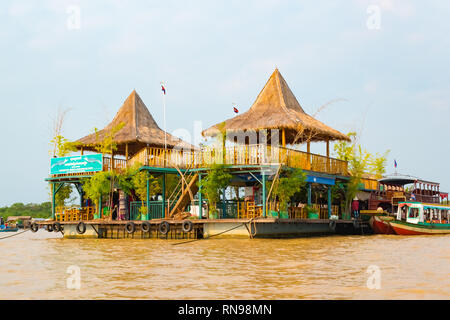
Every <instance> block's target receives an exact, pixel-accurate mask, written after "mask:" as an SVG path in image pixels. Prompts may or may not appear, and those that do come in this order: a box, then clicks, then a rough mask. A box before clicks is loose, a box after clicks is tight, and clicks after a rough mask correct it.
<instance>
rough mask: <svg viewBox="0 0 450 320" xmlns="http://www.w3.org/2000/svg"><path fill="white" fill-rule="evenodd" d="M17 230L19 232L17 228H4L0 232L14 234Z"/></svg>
mask: <svg viewBox="0 0 450 320" xmlns="http://www.w3.org/2000/svg"><path fill="white" fill-rule="evenodd" d="M17 230H19V228H11V227H5V228H4V229H0V232H16V231H17Z"/></svg>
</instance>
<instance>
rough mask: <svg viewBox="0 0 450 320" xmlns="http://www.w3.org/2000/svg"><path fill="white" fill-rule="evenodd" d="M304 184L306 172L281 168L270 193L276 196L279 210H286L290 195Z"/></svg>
mask: <svg viewBox="0 0 450 320" xmlns="http://www.w3.org/2000/svg"><path fill="white" fill-rule="evenodd" d="M305 185H306V174H305V172H304V171H303V170H302V169H293V170H290V169H288V168H283V169H282V172H281V174H280V178H279V179H278V182H277V183H276V185H275V186H274V188H273V191H272V194H273V196H275V197H277V198H278V200H279V202H280V206H279V209H280V211H287V206H288V203H289V201H290V199H291V198H292V196H293V195H294V194H295V193H296V192H299V190H300V189H301V188H303V187H304V186H305Z"/></svg>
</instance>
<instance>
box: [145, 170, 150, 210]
mask: <svg viewBox="0 0 450 320" xmlns="http://www.w3.org/2000/svg"><path fill="white" fill-rule="evenodd" d="M146 200H147V217H146V218H147V219H149V217H150V179H149V178H148V177H147V199H146Z"/></svg>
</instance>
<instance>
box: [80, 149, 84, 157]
mask: <svg viewBox="0 0 450 320" xmlns="http://www.w3.org/2000/svg"><path fill="white" fill-rule="evenodd" d="M80 151H81V155H83V154H84V150H83V147H81V148H80Z"/></svg>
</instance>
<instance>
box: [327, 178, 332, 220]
mask: <svg viewBox="0 0 450 320" xmlns="http://www.w3.org/2000/svg"><path fill="white" fill-rule="evenodd" d="M331 213H332V212H331V186H328V219H330V218H331Z"/></svg>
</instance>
